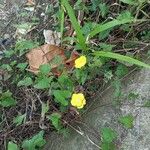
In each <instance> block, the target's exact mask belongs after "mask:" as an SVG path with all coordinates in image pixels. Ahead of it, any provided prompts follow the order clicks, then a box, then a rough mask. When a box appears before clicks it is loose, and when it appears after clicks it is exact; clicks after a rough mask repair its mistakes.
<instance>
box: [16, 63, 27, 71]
mask: <svg viewBox="0 0 150 150" xmlns="http://www.w3.org/2000/svg"><path fill="white" fill-rule="evenodd" d="M27 65H28V63H19V64H18V65H17V66H16V67H17V68H19V69H20V70H21V71H23V70H25V68H26V67H27Z"/></svg>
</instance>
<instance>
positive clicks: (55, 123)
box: [47, 113, 62, 130]
mask: <svg viewBox="0 0 150 150" xmlns="http://www.w3.org/2000/svg"><path fill="white" fill-rule="evenodd" d="M47 118H48V119H50V120H51V122H52V124H53V126H54V127H55V128H56V129H57V130H60V129H61V128H62V125H61V122H60V119H61V115H60V114H59V113H53V114H51V115H50V116H47Z"/></svg>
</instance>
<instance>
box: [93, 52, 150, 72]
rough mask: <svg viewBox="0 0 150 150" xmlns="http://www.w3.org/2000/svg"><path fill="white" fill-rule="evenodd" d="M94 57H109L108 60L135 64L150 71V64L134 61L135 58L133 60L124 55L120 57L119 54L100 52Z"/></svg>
mask: <svg viewBox="0 0 150 150" xmlns="http://www.w3.org/2000/svg"><path fill="white" fill-rule="evenodd" d="M94 55H96V56H101V57H107V58H113V59H117V60H119V61H124V62H128V63H131V64H135V65H138V66H141V67H145V68H149V69H150V65H148V64H145V63H143V62H141V61H139V60H137V59H134V58H131V57H128V56H123V55H120V54H117V53H112V52H104V51H99V52H94Z"/></svg>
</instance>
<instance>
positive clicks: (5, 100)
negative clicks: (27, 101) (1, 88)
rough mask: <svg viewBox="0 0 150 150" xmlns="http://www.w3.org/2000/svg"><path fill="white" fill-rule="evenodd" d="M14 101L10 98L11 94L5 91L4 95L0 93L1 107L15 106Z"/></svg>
mask: <svg viewBox="0 0 150 150" xmlns="http://www.w3.org/2000/svg"><path fill="white" fill-rule="evenodd" d="M16 103H17V102H16V100H15V99H14V98H13V97H12V93H11V92H9V91H7V92H5V93H2V96H1V97H0V105H1V106H2V107H10V106H14V105H16Z"/></svg>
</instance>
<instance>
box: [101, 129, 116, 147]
mask: <svg viewBox="0 0 150 150" xmlns="http://www.w3.org/2000/svg"><path fill="white" fill-rule="evenodd" d="M101 132H102V135H101V136H102V145H101V147H102V150H115V145H114V143H113V142H114V140H116V138H117V133H116V132H115V131H114V130H112V129H111V128H107V127H105V128H102V129H101Z"/></svg>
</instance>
